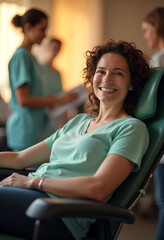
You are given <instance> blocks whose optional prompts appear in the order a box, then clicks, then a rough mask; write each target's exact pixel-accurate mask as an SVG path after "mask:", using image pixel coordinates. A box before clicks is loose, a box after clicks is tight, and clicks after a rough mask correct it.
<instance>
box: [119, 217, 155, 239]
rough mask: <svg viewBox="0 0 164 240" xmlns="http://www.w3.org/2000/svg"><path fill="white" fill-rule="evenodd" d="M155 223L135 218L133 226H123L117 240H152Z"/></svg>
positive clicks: (150, 220)
mask: <svg viewBox="0 0 164 240" xmlns="http://www.w3.org/2000/svg"><path fill="white" fill-rule="evenodd" d="M156 227H157V221H156V220H155V219H154V220H152V219H145V218H142V217H141V216H137V217H136V221H135V223H134V224H132V225H129V224H124V225H123V228H122V230H121V232H120V235H119V237H118V240H154V239H155V234H156Z"/></svg>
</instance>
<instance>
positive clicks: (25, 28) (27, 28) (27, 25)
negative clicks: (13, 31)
mask: <svg viewBox="0 0 164 240" xmlns="http://www.w3.org/2000/svg"><path fill="white" fill-rule="evenodd" d="M31 27H32V25H31V23H29V22H27V23H25V25H24V31H29V30H30V29H31Z"/></svg>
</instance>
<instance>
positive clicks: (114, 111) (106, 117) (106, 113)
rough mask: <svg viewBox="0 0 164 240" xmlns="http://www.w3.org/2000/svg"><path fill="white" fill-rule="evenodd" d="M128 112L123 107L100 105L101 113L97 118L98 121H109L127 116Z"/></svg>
mask: <svg viewBox="0 0 164 240" xmlns="http://www.w3.org/2000/svg"><path fill="white" fill-rule="evenodd" d="M127 116H128V114H127V113H126V112H125V110H124V108H123V107H121V106H120V107H118V106H117V107H116V106H115V107H113V106H111V107H108V108H105V107H100V111H99V115H98V117H97V119H96V121H97V122H100V121H103V122H109V121H113V120H116V119H119V118H123V117H127Z"/></svg>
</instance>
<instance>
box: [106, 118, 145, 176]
mask: <svg viewBox="0 0 164 240" xmlns="http://www.w3.org/2000/svg"><path fill="white" fill-rule="evenodd" d="M148 144H149V135H148V131H147V128H146V125H145V124H144V123H143V122H141V121H139V120H138V121H137V122H135V123H129V124H128V125H127V124H124V125H123V126H122V127H121V128H120V129H119V132H118V133H117V136H116V137H115V138H114V139H113V142H112V146H111V148H110V150H109V152H108V154H117V155H120V156H123V157H125V158H127V159H128V160H130V161H131V162H133V163H134V164H135V168H134V170H133V171H137V170H138V169H139V167H140V164H141V160H142V157H143V155H144V154H145V152H146V150H147V148H148Z"/></svg>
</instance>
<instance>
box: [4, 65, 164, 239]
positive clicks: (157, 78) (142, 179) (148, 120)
mask: <svg viewBox="0 0 164 240" xmlns="http://www.w3.org/2000/svg"><path fill="white" fill-rule="evenodd" d="M135 116H136V117H137V118H139V119H141V120H142V121H144V122H145V124H146V125H147V128H148V131H149V135H150V144H149V147H148V150H147V152H146V154H145V155H144V157H143V159H142V165H141V168H140V170H139V171H138V172H136V173H131V174H130V175H129V177H128V178H127V179H126V180H125V181H124V182H123V183H122V184H121V185H120V187H119V188H118V189H117V190H116V191H115V192H114V194H113V196H112V198H111V199H110V200H109V202H108V203H98V202H95V201H91V200H82V199H81V200H79V199H63V198H60V199H52V198H40V199H37V200H35V201H34V202H33V203H32V204H31V205H30V206H29V207H28V209H27V211H26V214H27V216H29V217H31V218H34V219H36V221H35V229H34V235H33V240H38V239H42V234H41V231H40V230H42V229H44V227H43V226H44V223H45V222H47V221H48V220H49V219H51V218H54V217H57V218H63V217H87V218H88V217H89V218H96V219H97V221H96V222H95V223H93V224H92V225H91V227H90V231H89V233H88V234H87V236H86V238H85V240H100V239H101V240H106V239H108V240H109V239H117V237H118V234H119V231H120V229H121V226H122V224H123V223H133V222H134V220H135V216H134V213H133V212H132V209H133V207H134V206H135V204H136V202H137V201H138V199H139V198H140V197H141V196H142V195H144V194H145V189H146V187H147V185H148V182H149V180H150V179H151V178H152V175H153V172H154V170H155V168H156V166H157V164H158V162H159V161H160V159H161V157H162V155H163V154H164V68H155V69H152V73H151V76H150V78H149V80H148V81H147V83H146V85H145V87H144V89H143V92H142V94H141V97H140V99H139V102H138V105H137V108H136V111H135ZM7 171H9V170H7V169H6V170H5V173H4V169H1V171H0V176H2V175H3V173H4V175H5V174H7ZM12 171H13V170H10V173H11V172H12ZM21 173H23V172H21ZM4 175H3V176H2V177H4ZM8 239H9V238H8ZM47 239H48V236H47Z"/></svg>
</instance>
